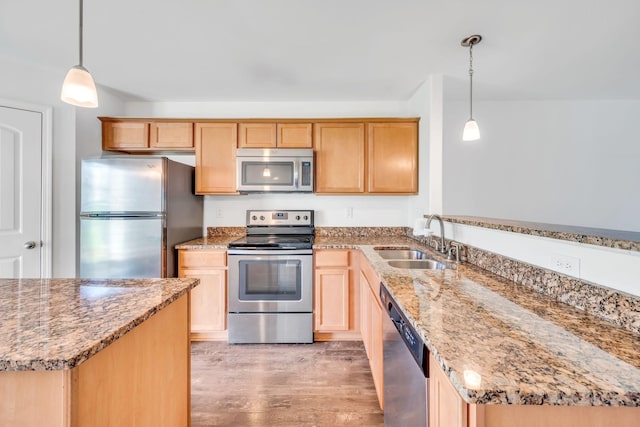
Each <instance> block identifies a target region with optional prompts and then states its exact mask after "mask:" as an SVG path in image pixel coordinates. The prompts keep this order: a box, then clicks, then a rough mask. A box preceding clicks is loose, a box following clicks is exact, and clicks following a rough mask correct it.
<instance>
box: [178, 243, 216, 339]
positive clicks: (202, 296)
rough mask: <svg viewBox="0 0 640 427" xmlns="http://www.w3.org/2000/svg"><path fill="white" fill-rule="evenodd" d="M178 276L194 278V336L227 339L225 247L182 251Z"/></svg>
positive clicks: (192, 317)
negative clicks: (196, 284)
mask: <svg viewBox="0 0 640 427" xmlns="http://www.w3.org/2000/svg"><path fill="white" fill-rule="evenodd" d="M178 277H194V278H198V279H200V284H199V285H198V286H196V287H195V288H193V290H192V291H191V339H192V340H226V339H227V332H226V331H227V256H226V251H224V250H200V249H198V250H180V251H179V252H178Z"/></svg>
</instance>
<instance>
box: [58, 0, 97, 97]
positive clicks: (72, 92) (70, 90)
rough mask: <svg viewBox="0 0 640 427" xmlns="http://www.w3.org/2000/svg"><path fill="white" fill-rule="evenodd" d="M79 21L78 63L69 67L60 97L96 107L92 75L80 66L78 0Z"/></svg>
mask: <svg viewBox="0 0 640 427" xmlns="http://www.w3.org/2000/svg"><path fill="white" fill-rule="evenodd" d="M79 9H80V21H79V24H80V25H79V51H80V55H79V56H80V63H79V64H78V65H76V66H75V67H71V69H70V70H69V72H68V73H67V76H66V77H65V78H64V83H63V84H62V93H61V94H60V99H62V100H63V101H64V102H66V103H68V104H71V105H75V106H77V107H88V108H96V107H97V106H98V93H97V92H96V85H95V83H94V82H93V77H91V74H89V71H87V69H86V68H84V67H83V66H82V15H83V13H82V12H83V11H82V9H83V7H82V0H80V8H79Z"/></svg>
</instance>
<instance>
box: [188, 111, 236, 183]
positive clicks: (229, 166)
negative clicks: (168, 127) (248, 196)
mask: <svg viewBox="0 0 640 427" xmlns="http://www.w3.org/2000/svg"><path fill="white" fill-rule="evenodd" d="M237 129H238V126H237V124H236V123H196V125H195V134H196V135H195V137H196V193H197V194H230V193H231V194H233V193H236V144H237V136H238V133H237V132H238V131H237Z"/></svg>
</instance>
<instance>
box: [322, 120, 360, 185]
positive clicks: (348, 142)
mask: <svg viewBox="0 0 640 427" xmlns="http://www.w3.org/2000/svg"><path fill="white" fill-rule="evenodd" d="M364 137H365V135H364V123H316V124H314V140H313V148H314V151H315V159H316V160H315V170H316V181H315V187H316V190H315V192H316V193H328V194H331V193H363V192H364V189H365V188H364V172H365V162H364V159H365V156H364V148H365V145H364V141H365V140H364Z"/></svg>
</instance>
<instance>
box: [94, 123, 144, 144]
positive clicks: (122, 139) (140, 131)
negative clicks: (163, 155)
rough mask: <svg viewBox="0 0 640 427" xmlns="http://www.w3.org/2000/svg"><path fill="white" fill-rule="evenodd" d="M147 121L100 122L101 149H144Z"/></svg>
mask: <svg viewBox="0 0 640 427" xmlns="http://www.w3.org/2000/svg"><path fill="white" fill-rule="evenodd" d="M148 147H149V122H130V121H126V122H105V121H103V122H102V149H103V150H123V149H146V148H148Z"/></svg>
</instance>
